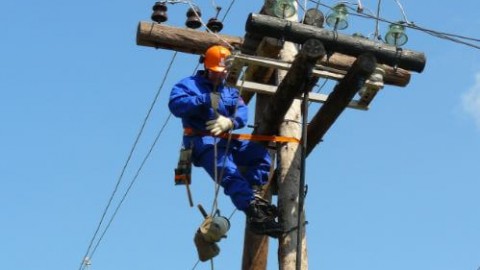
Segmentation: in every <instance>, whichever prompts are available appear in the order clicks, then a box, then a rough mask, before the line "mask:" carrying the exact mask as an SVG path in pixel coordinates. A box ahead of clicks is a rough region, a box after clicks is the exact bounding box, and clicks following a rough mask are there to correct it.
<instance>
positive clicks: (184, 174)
mask: <svg viewBox="0 0 480 270" xmlns="http://www.w3.org/2000/svg"><path fill="white" fill-rule="evenodd" d="M191 175H192V148H182V149H180V156H179V158H178V164H177V168H175V185H190V184H191V182H192V179H191Z"/></svg>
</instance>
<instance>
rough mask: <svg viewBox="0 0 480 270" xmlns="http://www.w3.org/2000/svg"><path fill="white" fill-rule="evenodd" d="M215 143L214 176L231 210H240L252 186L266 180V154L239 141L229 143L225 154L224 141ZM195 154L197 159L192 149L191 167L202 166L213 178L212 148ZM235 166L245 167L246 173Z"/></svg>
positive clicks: (247, 200)
mask: <svg viewBox="0 0 480 270" xmlns="http://www.w3.org/2000/svg"><path fill="white" fill-rule="evenodd" d="M218 140H219V141H220V142H219V143H218V144H217V176H218V177H219V178H220V177H221V178H220V185H221V186H222V187H223V189H224V193H225V194H226V195H228V196H230V198H231V200H232V202H233V204H234V205H235V207H236V208H237V209H239V210H242V211H244V210H246V209H247V207H248V206H249V204H250V202H251V201H252V200H253V198H254V194H253V190H252V186H254V185H258V186H262V185H265V184H266V183H267V181H268V174H269V171H270V165H271V161H270V155H269V154H268V151H267V149H266V148H265V147H263V146H262V145H261V144H258V143H256V142H251V141H242V140H232V141H231V142H230V146H229V150H228V152H226V140H224V139H218ZM196 154H197V157H195V156H196V155H195V150H194V164H195V165H196V166H201V167H203V168H204V169H205V170H206V171H207V173H208V174H209V175H210V176H211V177H212V179H214V175H215V172H214V169H215V163H214V158H215V155H214V146H213V145H209V146H206V147H205V148H204V149H202V152H201V153H196ZM239 167H245V168H246V170H245V171H244V172H243V173H241V172H240V170H239ZM222 171H223V173H222Z"/></svg>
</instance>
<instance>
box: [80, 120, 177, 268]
mask: <svg viewBox="0 0 480 270" xmlns="http://www.w3.org/2000/svg"><path fill="white" fill-rule="evenodd" d="M171 116H172V114H171V113H170V114H169V115H168V116H167V118H166V120H165V121H164V124H163V125H162V127H161V129H160V131H159V132H158V133H157V136H156V137H155V140H154V141H153V143H152V145H151V146H150V149H149V150H148V152H147V154H146V155H145V157H144V159H143V160H142V163H141V164H140V167H139V168H138V169H137V172H136V173H135V176H134V177H133V178H132V180H131V181H130V184H129V185H128V188H127V189H126V191H125V193H124V194H123V196H122V198H121V200H120V202H119V203H118V205H117V207H116V208H115V211H114V212H113V214H112V216H111V218H110V220H109V222H108V224H107V226H106V227H105V230H104V231H103V233H102V235H101V236H100V238H99V240H98V242H97V244H96V245H95V248H94V249H93V251H92V253H91V255H90V256H89V258H90V259H91V258H92V257H93V255H94V254H95V251H96V250H97V248H98V246H99V245H100V242H101V241H102V240H103V237H104V236H105V234H106V233H107V231H108V229H109V228H110V225H111V224H112V222H113V220H114V219H115V217H116V216H117V213H118V211H119V210H120V207H121V206H122V204H123V202H124V201H125V199H126V197H127V195H128V193H129V192H130V190H131V189H132V187H133V185H134V184H135V182H136V181H137V179H138V176H139V175H140V172H141V171H142V169H143V166H145V163H146V162H147V160H148V158H149V157H150V155H151V154H152V152H153V149H154V148H155V145H156V144H157V142H158V139H159V138H160V136H161V135H162V133H163V130H164V129H165V127H166V126H167V124H168V120H169V119H170V117H171Z"/></svg>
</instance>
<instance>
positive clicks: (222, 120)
mask: <svg viewBox="0 0 480 270" xmlns="http://www.w3.org/2000/svg"><path fill="white" fill-rule="evenodd" d="M232 128H233V122H232V119H230V118H227V117H225V116H223V115H218V117H217V118H216V119H213V120H210V121H207V130H210V132H211V133H212V134H213V135H215V136H217V135H220V134H222V133H223V132H225V131H228V130H230V129H232Z"/></svg>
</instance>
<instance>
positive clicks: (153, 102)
mask: <svg viewBox="0 0 480 270" xmlns="http://www.w3.org/2000/svg"><path fill="white" fill-rule="evenodd" d="M176 56H177V52H175V53H174V54H173V56H172V59H171V61H170V64H169V66H168V68H167V71H166V72H165V75H164V77H163V80H162V83H161V85H160V87H159V88H158V90H157V92H156V94H155V96H154V98H153V101H152V103H151V105H150V107H149V109H148V112H147V114H146V116H145V118H144V120H143V123H142V125H141V127H140V130H139V131H138V133H137V136H136V138H135V141H134V143H133V145H132V147H131V149H130V152H129V154H128V157H127V160H126V161H125V164H124V165H123V168H122V171H121V173H120V176H119V177H118V179H117V182H116V184H115V187H114V189H113V192H112V194H111V195H110V198H109V200H108V203H107V205H106V207H105V209H104V210H103V213H102V216H101V218H100V221H99V223H98V225H97V228H96V229H95V232H94V234H93V236H92V238H91V240H90V242H89V244H88V248H87V251H86V252H85V255H84V256H83V258H82V262H81V263H80V266H79V269H80V270H81V269H82V268H83V266H84V265H85V263H84V262H85V258H87V257H88V258H90V259H91V257H92V255H93V252H92V254H90V255H89V253H90V250H91V248H92V245H93V242H94V241H95V239H96V237H97V235H98V233H99V231H100V228H101V226H102V224H103V221H104V220H105V216H106V214H107V212H108V210H109V209H110V206H111V204H112V201H113V198H114V197H115V194H116V193H117V191H118V188H119V186H120V183H121V182H122V180H123V176H124V174H125V171H126V169H127V166H128V164H129V163H130V160H131V158H132V156H133V153H134V151H135V149H136V147H137V145H138V142H139V140H140V137H141V136H142V134H143V131H144V129H145V126H146V123H147V121H148V119H149V118H150V115H151V113H152V111H153V108H154V107H155V104H156V103H157V100H158V97H159V95H160V93H161V91H162V88H163V86H164V84H165V81H166V78H167V76H168V73H169V72H170V69H171V67H172V65H173V62H174V61H175V58H176ZM108 227H109V226H107V228H108ZM105 232H106V230H105V231H104V232H103V233H102V237H101V238H103V235H104V234H105ZM101 238H100V240H99V241H98V242H97V244H96V246H95V249H94V250H96V248H97V247H98V244H99V243H100V241H101Z"/></svg>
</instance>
